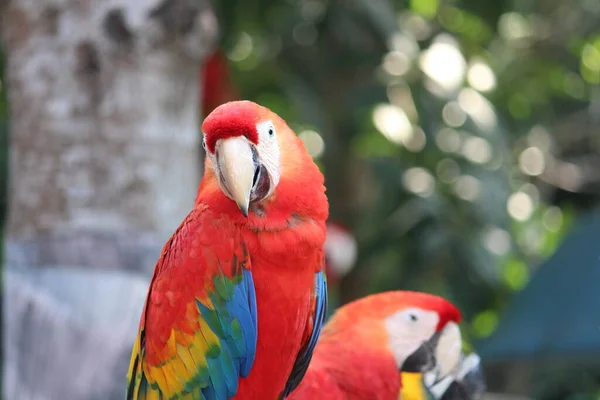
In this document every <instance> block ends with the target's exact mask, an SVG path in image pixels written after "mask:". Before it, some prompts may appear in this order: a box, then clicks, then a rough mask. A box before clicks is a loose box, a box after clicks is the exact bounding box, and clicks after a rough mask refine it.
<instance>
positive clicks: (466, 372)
mask: <svg viewBox="0 0 600 400" xmlns="http://www.w3.org/2000/svg"><path fill="white" fill-rule="evenodd" d="M427 389H428V390H429V392H431V393H432V394H433V395H434V396H435V398H437V399H440V400H481V399H483V396H484V394H485V391H486V383H485V376H484V374H483V368H482V367H481V360H480V359H479V356H478V355H477V354H475V353H471V354H469V355H468V356H467V357H465V358H464V359H463V360H462V361H461V363H460V365H459V367H458V372H457V373H456V374H454V375H450V376H447V377H446V378H444V379H442V380H440V381H438V382H436V383H434V384H433V385H430V386H428V387H427Z"/></svg>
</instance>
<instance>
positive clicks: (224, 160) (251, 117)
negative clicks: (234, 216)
mask: <svg viewBox="0 0 600 400" xmlns="http://www.w3.org/2000/svg"><path fill="white" fill-rule="evenodd" d="M202 132H203V134H204V147H205V149H206V154H207V165H206V167H207V168H206V172H205V180H209V181H214V182H216V183H217V184H218V187H219V188H220V190H221V191H222V192H223V194H224V195H225V196H226V197H228V198H230V199H231V200H233V201H234V202H235V204H236V205H237V207H238V208H239V210H240V211H241V213H242V214H243V215H244V216H245V217H248V211H249V208H250V206H251V205H252V204H253V203H260V202H263V203H264V202H268V201H269V200H270V199H271V197H274V194H275V193H276V189H277V188H278V187H281V186H282V185H284V186H285V184H286V182H287V183H288V185H287V186H288V188H289V186H290V185H289V183H290V182H293V184H294V185H295V187H296V190H294V193H295V195H296V198H295V199H294V200H293V202H294V205H295V206H296V207H297V206H298V205H302V204H305V205H306V208H308V209H310V207H311V206H312V205H310V204H307V202H308V203H310V200H309V199H308V196H309V195H315V194H314V193H312V192H310V190H309V192H310V193H309V192H307V193H306V198H302V199H303V200H300V201H299V200H298V197H299V196H301V195H300V193H301V192H302V190H304V191H306V189H307V188H311V187H315V186H320V187H321V189H320V192H321V193H323V192H324V188H323V186H322V185H323V176H322V174H321V173H320V172H319V170H318V167H317V166H316V165H315V164H314V162H313V161H312V158H311V157H310V155H309V154H308V152H307V151H306V149H305V148H304V145H303V144H302V141H301V140H300V139H299V138H298V137H297V136H296V135H295V134H294V132H293V131H292V130H291V129H290V128H289V127H288V125H287V124H286V123H285V121H284V120H283V119H282V118H280V117H279V116H278V115H277V114H275V113H273V112H272V111H271V110H269V109H268V108H266V107H262V106H260V105H258V104H256V103H253V102H251V101H232V102H228V103H225V104H222V105H220V106H219V107H217V108H215V109H214V110H213V111H212V112H211V113H210V114H209V115H208V116H207V117H206V119H205V120H204V122H203V123H202ZM304 185H307V186H304ZM288 192H290V190H288ZM290 202H292V200H290ZM280 203H281V202H280Z"/></svg>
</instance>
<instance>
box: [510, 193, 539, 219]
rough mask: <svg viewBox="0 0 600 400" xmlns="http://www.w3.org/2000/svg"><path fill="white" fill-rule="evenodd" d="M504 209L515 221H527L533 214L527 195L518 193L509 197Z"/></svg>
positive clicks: (531, 203) (530, 201)
mask: <svg viewBox="0 0 600 400" xmlns="http://www.w3.org/2000/svg"><path fill="white" fill-rule="evenodd" d="M506 209H507V211H508V213H509V214H510V216H511V217H513V218H514V219H516V220H517V221H527V220H528V219H529V218H530V217H531V214H532V213H533V201H532V199H531V197H530V196H529V195H528V194H527V193H524V192H520V191H519V192H516V193H513V194H511V195H510V197H509V198H508V201H507V203H506Z"/></svg>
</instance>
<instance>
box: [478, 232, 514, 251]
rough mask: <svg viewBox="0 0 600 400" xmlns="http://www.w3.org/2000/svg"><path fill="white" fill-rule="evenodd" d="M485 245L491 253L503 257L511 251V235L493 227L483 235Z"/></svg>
mask: <svg viewBox="0 0 600 400" xmlns="http://www.w3.org/2000/svg"><path fill="white" fill-rule="evenodd" d="M483 245H484V246H485V248H486V249H488V251H489V252H490V253H493V254H495V255H497V256H503V255H504V254H506V253H508V251H509V250H510V234H509V233H508V232H507V231H505V230H504V229H500V228H498V227H496V226H491V227H489V228H488V229H486V231H485V233H484V234H483Z"/></svg>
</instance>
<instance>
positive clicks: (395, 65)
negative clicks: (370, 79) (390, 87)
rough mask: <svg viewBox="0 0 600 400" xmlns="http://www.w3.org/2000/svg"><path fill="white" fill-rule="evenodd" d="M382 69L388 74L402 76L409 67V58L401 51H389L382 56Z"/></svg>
mask: <svg viewBox="0 0 600 400" xmlns="http://www.w3.org/2000/svg"><path fill="white" fill-rule="evenodd" d="M382 64H383V69H384V70H385V72H387V73H388V74H390V75H393V76H402V75H404V74H406V73H407V72H408V70H409V69H410V60H409V59H408V57H407V56H406V54H404V53H403V52H401V51H390V52H389V53H387V54H386V55H385V56H384V57H383V63H382Z"/></svg>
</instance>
